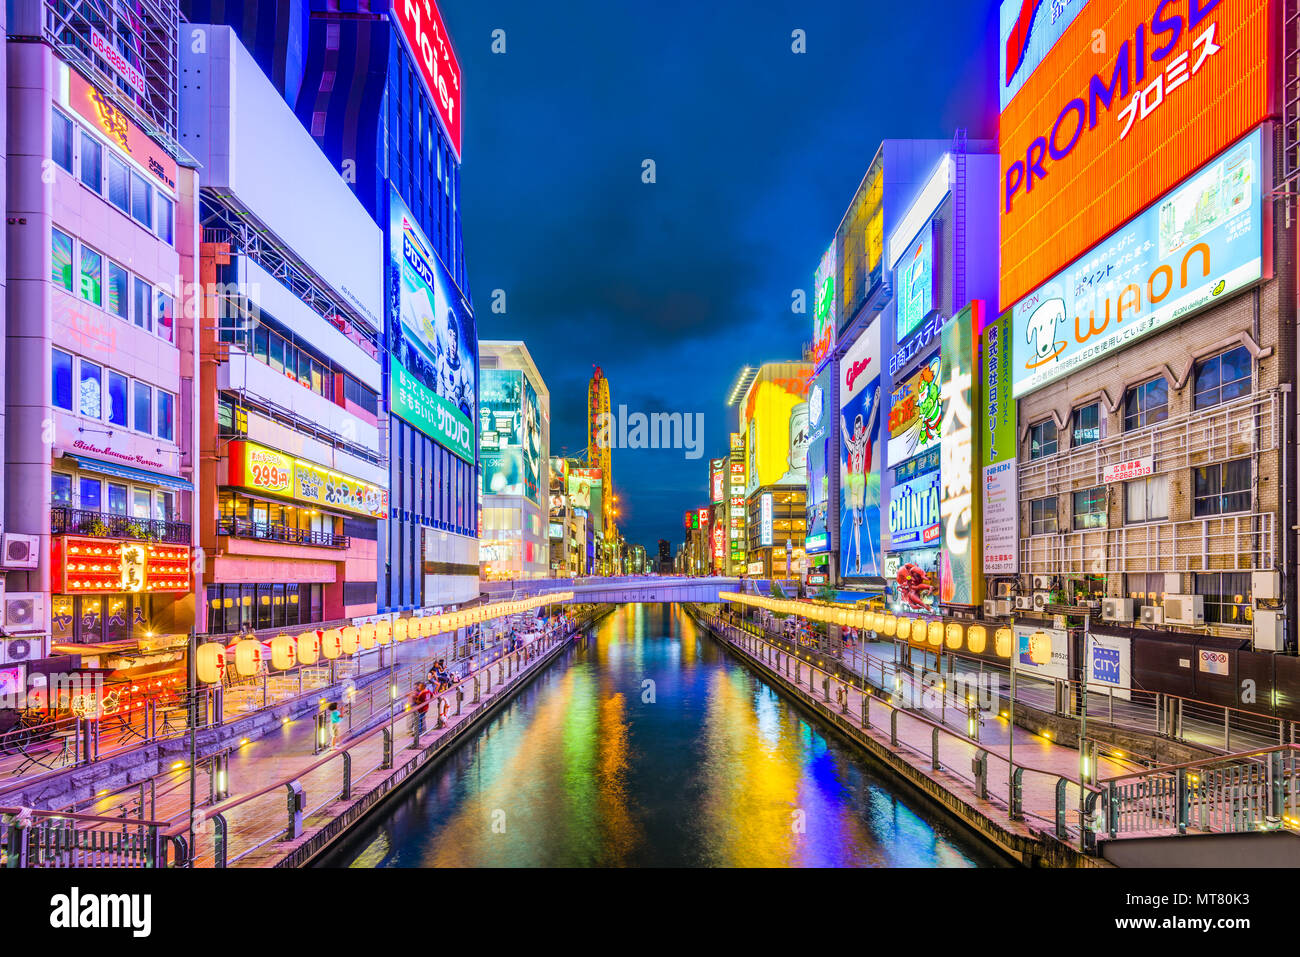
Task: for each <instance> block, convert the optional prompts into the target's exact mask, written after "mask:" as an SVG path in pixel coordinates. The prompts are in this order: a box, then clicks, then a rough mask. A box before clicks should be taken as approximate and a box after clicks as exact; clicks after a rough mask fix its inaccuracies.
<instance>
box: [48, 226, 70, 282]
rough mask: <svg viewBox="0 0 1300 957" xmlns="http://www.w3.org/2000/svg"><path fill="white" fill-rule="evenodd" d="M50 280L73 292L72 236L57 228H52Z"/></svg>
mask: <svg viewBox="0 0 1300 957" xmlns="http://www.w3.org/2000/svg"><path fill="white" fill-rule="evenodd" d="M50 282H52V283H54V285H56V286H59V287H61V288H62V289H63V290H64V292H72V237H71V236H69V235H68V234H67V233H65V232H61V231H60V230H57V229H51V230H50Z"/></svg>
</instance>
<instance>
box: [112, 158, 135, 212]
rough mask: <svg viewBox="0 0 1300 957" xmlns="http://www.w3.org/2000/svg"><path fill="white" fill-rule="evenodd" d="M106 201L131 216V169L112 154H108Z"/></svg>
mask: <svg viewBox="0 0 1300 957" xmlns="http://www.w3.org/2000/svg"><path fill="white" fill-rule="evenodd" d="M108 201H109V202H110V203H112V204H113V205H114V206H116V207H117V208H118V209H120V210H121V211H122V212H124V213H126V214H127V215H128V216H129V215H130V214H131V169H130V167H128V166H127V165H126V163H125V162H124V161H122V160H120V159H118V158H117V157H116V156H114V155H113V154H112V153H109V154H108Z"/></svg>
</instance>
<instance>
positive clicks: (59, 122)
mask: <svg viewBox="0 0 1300 957" xmlns="http://www.w3.org/2000/svg"><path fill="white" fill-rule="evenodd" d="M52 112H53V117H52V122H51V123H50V158H51V159H53V160H54V162H56V163H58V164H59V165H60V166H62V167H63V168H64V169H65V170H67V171H68V172H69V173H71V172H72V120H70V119H68V118H67V117H66V116H64V115H63V114H62V113H60V112H59V111H58V110H53V111H52Z"/></svg>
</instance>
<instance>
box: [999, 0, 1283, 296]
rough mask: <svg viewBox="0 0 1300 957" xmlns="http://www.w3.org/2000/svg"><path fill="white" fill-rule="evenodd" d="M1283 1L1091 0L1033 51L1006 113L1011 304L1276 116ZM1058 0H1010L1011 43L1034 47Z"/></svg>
mask: <svg viewBox="0 0 1300 957" xmlns="http://www.w3.org/2000/svg"><path fill="white" fill-rule="evenodd" d="M1274 3H1275V0H1086V2H1085V3H1084V4H1081V5H1080V8H1079V9H1077V12H1075V13H1074V14H1073V17H1074V19H1073V20H1072V22H1070V24H1069V26H1067V27H1066V28H1065V29H1064V31H1063V32H1061V34H1060V37H1059V39H1057V40H1056V41H1055V42H1054V43H1052V44H1051V45H1050V48H1048V49H1046V51H1043V52H1041V55H1034V59H1036V60H1037V62H1036V63H1034V62H1032V61H1031V62H1030V63H1022V66H1021V70H1020V73H1021V74H1022V75H1021V76H1020V77H1018V78H1017V82H1018V83H1019V86H1018V88H1017V89H1015V90H1014V92H1013V93H1011V94H1010V101H1009V102H1007V104H1006V106H1005V108H1004V109H1003V111H1002V118H1001V133H1000V142H1001V168H1002V183H1001V252H1002V268H1001V289H1000V300H1001V308H1002V309H1006V308H1009V307H1010V305H1011V304H1013V303H1014V302H1015V301H1016V300H1018V299H1020V298H1021V297H1022V296H1024V295H1025V293H1027V292H1029V290H1031V289H1032V288H1034V287H1035V286H1036V285H1038V284H1039V283H1041V282H1042V281H1043V280H1044V279H1046V278H1047V277H1049V276H1051V275H1053V274H1054V273H1056V272H1059V271H1060V270H1061V269H1062V268H1063V267H1064V266H1066V265H1067V264H1069V263H1071V262H1073V261H1074V260H1075V259H1077V258H1078V257H1079V256H1080V255H1081V254H1082V253H1083V252H1085V251H1086V250H1088V249H1090V248H1091V247H1093V246H1095V245H1096V244H1097V243H1098V242H1099V241H1100V240H1102V239H1103V238H1104V237H1105V236H1107V235H1108V234H1110V233H1112V232H1114V231H1115V230H1116V229H1118V228H1119V227H1120V226H1122V225H1124V223H1125V222H1127V221H1128V220H1129V219H1130V218H1131V217H1132V216H1134V215H1135V214H1137V213H1138V212H1139V211H1141V210H1142V209H1144V208H1145V207H1146V206H1148V205H1150V203H1151V202H1152V201H1154V200H1155V199H1156V198H1157V197H1159V196H1161V195H1162V194H1164V193H1165V192H1167V191H1169V190H1170V189H1171V188H1172V187H1174V186H1175V185H1177V184H1178V183H1179V182H1180V181H1181V180H1183V179H1185V178H1186V177H1187V176H1189V175H1190V174H1191V173H1193V172H1194V171H1195V170H1196V169H1198V168H1199V167H1201V166H1203V165H1204V164H1205V163H1206V162H1207V161H1209V160H1210V159H1211V158H1212V157H1214V156H1215V155H1217V154H1219V153H1221V152H1222V151H1223V150H1225V149H1226V148H1227V147H1228V146H1230V145H1231V144H1232V143H1233V142H1235V141H1236V140H1237V139H1239V138H1240V137H1241V136H1242V135H1243V134H1245V133H1247V132H1248V131H1249V130H1251V129H1252V128H1253V127H1255V126H1256V125H1258V124H1259V123H1260V122H1262V121H1263V120H1265V119H1267V118H1268V116H1269V114H1270V110H1271V108H1272V103H1271V102H1270V77H1271V75H1272V64H1273V56H1272V54H1273V51H1274V42H1275V41H1274V38H1273V36H1272V32H1273V29H1274V28H1273V27H1272V25H1271V22H1272V21H1271V17H1270V10H1271V8H1272V7H1273V6H1274ZM1054 6H1055V5H1051V4H1047V3H1042V4H1036V3H1032V2H1028V0H1004V3H1003V8H1002V21H1003V23H1002V28H1003V33H1006V34H1008V37H1007V40H1006V43H1005V44H1004V46H1006V48H1007V50H1008V51H1010V52H1019V54H1020V56H1021V57H1024V56H1026V55H1031V54H1034V46H1033V44H1034V40H1035V37H1034V36H1033V32H1034V31H1035V30H1036V29H1037V30H1040V31H1041V30H1044V29H1046V28H1047V27H1049V26H1050V23H1047V22H1046V21H1045V20H1044V17H1045V14H1044V11H1047V10H1049V9H1050V8H1053V7H1054ZM1014 62H1015V61H1013V66H1014ZM1031 71H1032V72H1031ZM1009 72H1014V71H1009ZM1005 95H1007V91H1004V96H1005Z"/></svg>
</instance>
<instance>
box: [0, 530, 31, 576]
mask: <svg viewBox="0 0 1300 957" xmlns="http://www.w3.org/2000/svg"><path fill="white" fill-rule="evenodd" d="M40 562H41V539H40V536H38V535H20V534H18V533H17V532H5V534H4V538H3V539H0V566H3V567H5V568H35V567H36V566H37V565H39V564H40Z"/></svg>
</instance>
